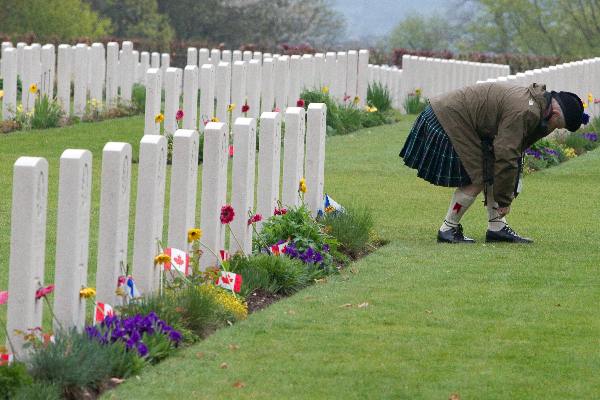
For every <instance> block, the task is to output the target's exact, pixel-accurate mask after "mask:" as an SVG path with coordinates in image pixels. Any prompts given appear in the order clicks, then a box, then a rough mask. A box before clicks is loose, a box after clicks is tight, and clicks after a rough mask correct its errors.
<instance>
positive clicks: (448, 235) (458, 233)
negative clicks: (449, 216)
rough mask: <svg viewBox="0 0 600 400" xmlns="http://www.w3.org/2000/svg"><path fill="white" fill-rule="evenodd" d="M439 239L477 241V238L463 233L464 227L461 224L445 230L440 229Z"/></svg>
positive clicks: (448, 241) (463, 241)
mask: <svg viewBox="0 0 600 400" xmlns="http://www.w3.org/2000/svg"><path fill="white" fill-rule="evenodd" d="M437 241H438V243H469V244H470V243H475V240H473V239H471V238H469V237H466V236H465V235H463V227H462V225H460V224H459V225H458V226H457V227H456V228H452V229H449V230H447V231H444V232H442V231H438V235H437Z"/></svg>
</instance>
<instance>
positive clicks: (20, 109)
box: [17, 104, 23, 113]
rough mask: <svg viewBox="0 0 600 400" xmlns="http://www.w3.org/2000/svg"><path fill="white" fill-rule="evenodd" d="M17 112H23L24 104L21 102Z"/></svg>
mask: <svg viewBox="0 0 600 400" xmlns="http://www.w3.org/2000/svg"><path fill="white" fill-rule="evenodd" d="M17 112H18V113H22V112H23V104H19V105H18V106H17Z"/></svg>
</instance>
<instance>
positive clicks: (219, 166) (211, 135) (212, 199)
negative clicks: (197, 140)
mask: <svg viewBox="0 0 600 400" xmlns="http://www.w3.org/2000/svg"><path fill="white" fill-rule="evenodd" d="M227 136H228V133H227V128H226V124H225V123H223V122H209V123H208V124H207V125H206V128H205V129H204V156H203V162H202V195H201V201H200V204H201V210H200V228H201V229H202V233H203V236H202V242H203V243H204V244H205V245H206V246H207V247H208V248H209V249H210V250H212V252H211V251H209V250H205V251H204V253H203V254H202V257H201V258H200V267H201V268H202V269H203V270H204V269H206V268H207V267H209V266H214V265H218V259H217V258H216V257H218V254H219V250H222V249H223V244H224V243H223V240H222V238H223V235H224V232H225V227H224V225H223V224H221V221H220V219H219V216H220V214H221V207H223V206H224V205H225V201H226V194H227V145H228V143H227V142H228V138H227ZM238 211H239V210H234V212H236V217H237V218H244V217H243V216H241V217H240V215H239V213H238ZM215 255H217V256H216V257H215Z"/></svg>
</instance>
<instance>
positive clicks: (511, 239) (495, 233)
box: [485, 186, 533, 243]
mask: <svg viewBox="0 0 600 400" xmlns="http://www.w3.org/2000/svg"><path fill="white" fill-rule="evenodd" d="M486 207H487V211H488V230H487V233H486V234H485V241H486V242H507V243H533V240H531V239H528V238H524V237H521V236H519V234H518V233H517V232H515V231H513V230H512V229H511V227H510V226H508V223H507V222H506V218H505V217H500V214H499V213H498V203H496V202H495V201H494V188H493V186H490V187H488V190H487V206H486Z"/></svg>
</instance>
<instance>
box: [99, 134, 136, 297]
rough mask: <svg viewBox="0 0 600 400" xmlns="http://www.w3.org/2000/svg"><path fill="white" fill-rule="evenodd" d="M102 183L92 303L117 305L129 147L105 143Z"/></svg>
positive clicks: (126, 216) (126, 225) (123, 259)
mask: <svg viewBox="0 0 600 400" xmlns="http://www.w3.org/2000/svg"><path fill="white" fill-rule="evenodd" d="M101 179H102V182H101V188H100V218H99V223H98V264H97V271H96V300H97V301H99V302H101V303H108V304H110V305H119V304H121V301H120V299H119V297H118V296H117V294H116V292H115V290H116V288H117V280H118V278H119V276H121V275H126V274H127V243H128V232H129V197H130V193H131V145H130V144H129V143H118V142H109V143H106V145H105V146H104V149H103V150H102V178H101Z"/></svg>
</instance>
